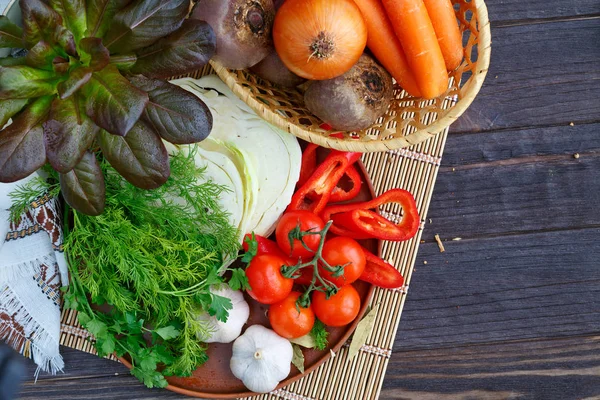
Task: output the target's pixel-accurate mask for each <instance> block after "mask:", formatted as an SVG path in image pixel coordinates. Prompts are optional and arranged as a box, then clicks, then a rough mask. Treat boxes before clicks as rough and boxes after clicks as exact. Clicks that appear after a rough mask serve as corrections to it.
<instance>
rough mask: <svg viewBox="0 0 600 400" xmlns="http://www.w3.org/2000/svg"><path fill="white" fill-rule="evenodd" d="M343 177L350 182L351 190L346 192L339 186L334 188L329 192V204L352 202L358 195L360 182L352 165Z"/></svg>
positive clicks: (358, 175)
mask: <svg viewBox="0 0 600 400" xmlns="http://www.w3.org/2000/svg"><path fill="white" fill-rule="evenodd" d="M344 175H345V176H347V177H348V179H349V180H350V182H352V189H350V190H348V191H346V190H344V189H342V188H341V187H339V186H336V187H334V188H333V191H332V192H331V197H329V202H330V203H337V202H340V201H348V200H352V199H353V198H355V197H356V196H358V194H359V193H360V188H361V186H362V181H361V179H360V174H359V173H358V170H357V169H356V166H355V165H352V166H351V167H350V168H348V170H347V171H346V173H345V174H344Z"/></svg>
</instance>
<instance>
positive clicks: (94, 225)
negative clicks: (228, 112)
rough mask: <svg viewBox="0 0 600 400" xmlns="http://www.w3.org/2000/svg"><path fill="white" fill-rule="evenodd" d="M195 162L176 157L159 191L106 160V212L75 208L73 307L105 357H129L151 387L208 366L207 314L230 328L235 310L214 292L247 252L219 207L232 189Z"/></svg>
mask: <svg viewBox="0 0 600 400" xmlns="http://www.w3.org/2000/svg"><path fill="white" fill-rule="evenodd" d="M194 155H195V153H194V152H193V151H192V152H191V153H190V154H189V155H182V154H177V155H174V156H173V157H172V158H171V178H169V180H168V181H167V182H166V183H165V184H164V185H163V186H161V187H160V188H158V189H156V190H152V191H145V190H142V189H138V188H136V187H134V186H133V185H131V184H129V183H128V182H126V181H125V180H124V179H123V178H122V177H121V176H120V175H119V174H117V173H116V172H115V171H114V170H113V169H112V168H111V167H110V165H109V164H108V163H106V162H104V161H101V162H100V165H101V167H102V170H103V173H104V176H105V177H106V189H107V190H106V194H107V196H106V209H105V212H104V213H103V214H102V215H100V216H97V217H90V216H87V215H85V214H82V213H79V212H77V211H75V210H71V213H72V217H71V218H72V221H73V222H72V227H71V230H69V231H68V232H66V234H65V237H66V238H65V253H66V255H67V258H68V260H69V272H70V274H71V285H70V286H69V288H68V290H67V292H66V294H65V301H66V306H67V307H69V308H72V309H76V310H78V311H79V322H80V323H81V324H82V326H83V327H84V328H86V329H87V330H89V331H90V332H91V333H92V334H93V335H94V336H95V339H96V348H97V349H98V352H99V353H100V354H101V355H105V354H110V353H112V351H115V352H116V353H117V355H126V356H128V358H129V359H130V360H131V361H132V365H133V369H132V374H133V375H135V376H136V377H138V378H139V379H140V380H141V381H143V382H144V383H145V384H146V385H147V386H149V387H154V386H157V387H164V386H165V385H166V384H167V382H166V380H165V378H164V376H165V375H177V376H188V375H190V374H191V373H192V371H193V370H194V369H195V368H196V367H197V366H198V365H200V364H202V363H203V362H205V361H206V359H207V356H206V348H205V346H204V345H203V344H202V343H200V342H199V340H198V339H197V337H198V336H200V337H206V335H207V334H208V330H209V329H210V328H209V327H208V326H207V325H206V323H204V322H201V321H198V320H197V318H196V316H197V314H198V311H199V309H201V310H205V311H207V312H209V313H210V314H211V315H214V316H216V318H217V319H219V320H225V319H226V318H227V314H228V310H229V309H231V307H232V305H231V302H230V301H229V300H228V299H226V298H223V297H220V296H215V295H213V294H211V293H210V292H209V287H210V286H211V285H214V284H219V283H222V278H221V277H220V276H219V275H218V274H217V271H218V270H219V268H220V267H221V266H222V264H223V260H224V259H226V258H228V257H232V256H234V255H235V254H236V253H237V251H238V247H239V246H238V243H237V239H236V236H237V234H236V231H235V228H233V227H232V226H231V225H230V224H229V222H228V216H227V214H226V212H224V211H223V210H221V209H220V207H219V204H218V197H219V195H220V194H221V193H222V192H223V190H225V188H224V187H222V186H219V185H216V184H214V183H212V182H206V183H202V184H199V183H198V177H199V176H198V175H199V174H201V173H202V171H201V170H198V169H196V167H195V164H194ZM92 303H93V304H95V305H106V306H108V308H109V309H110V310H109V311H108V312H106V310H104V311H99V310H98V309H97V308H96V307H94V306H93V305H92ZM162 368H164V369H162Z"/></svg>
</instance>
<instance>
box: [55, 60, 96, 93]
mask: <svg viewBox="0 0 600 400" xmlns="http://www.w3.org/2000/svg"><path fill="white" fill-rule="evenodd" d="M92 72H93V71H92V69H91V68H87V67H79V68H75V69H74V70H72V71H71V72H70V73H69V77H68V78H67V79H66V80H64V81H62V82H60V83H59V84H58V86H57V89H58V95H59V97H60V98H61V99H63V100H64V99H66V98H69V97H71V96H72V95H73V94H74V93H75V92H76V91H78V90H79V89H81V88H82V87H83V85H85V84H86V83H88V82H89V81H90V79H91V78H92Z"/></svg>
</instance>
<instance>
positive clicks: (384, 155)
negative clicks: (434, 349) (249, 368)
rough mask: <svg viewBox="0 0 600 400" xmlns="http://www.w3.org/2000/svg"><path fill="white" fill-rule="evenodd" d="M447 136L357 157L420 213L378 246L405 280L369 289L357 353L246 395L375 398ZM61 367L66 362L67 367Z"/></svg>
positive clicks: (72, 333)
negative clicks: (408, 227)
mask: <svg viewBox="0 0 600 400" xmlns="http://www.w3.org/2000/svg"><path fill="white" fill-rule="evenodd" d="M208 72H210V69H209V68H205V69H204V70H202V71H198V73H197V74H196V76H202V75H205V74H207V73H208ZM454 101H455V99H450V98H448V99H446V101H445V102H444V107H446V108H447V107H449V106H450V105H451V104H452V103H453V102H454ZM447 135H448V129H446V130H444V131H443V132H441V133H440V134H438V135H437V136H434V137H433V138H431V139H429V140H428V141H426V142H423V143H421V144H419V145H416V146H413V147H409V148H404V149H399V150H391V151H388V152H379V153H367V154H365V155H363V158H362V161H363V163H364V164H365V167H366V170H367V172H368V173H369V176H370V177H371V180H372V182H373V187H374V189H375V192H376V193H377V194H381V193H383V192H385V191H386V190H388V189H392V188H402V189H406V190H408V191H410V192H411V193H412V194H413V195H414V196H415V199H416V202H417V206H418V208H419V213H420V215H421V229H419V232H418V234H417V235H416V236H415V237H414V238H413V239H411V240H409V241H406V242H400V243H398V242H396V243H394V242H384V244H383V248H382V256H383V258H384V259H386V260H388V261H390V262H391V263H392V264H393V265H395V266H396V267H397V268H398V269H399V270H400V271H401V273H402V275H403V276H404V278H405V281H406V284H405V286H404V288H402V289H400V290H385V289H379V288H377V289H376V290H375V292H374V295H373V298H372V301H371V304H372V305H375V304H379V311H378V317H377V320H376V323H375V326H374V328H373V331H372V333H371V335H370V336H369V338H368V339H367V342H366V344H365V345H364V346H363V347H362V348H361V350H360V352H359V354H358V355H357V356H356V357H354V358H353V359H352V360H351V361H350V362H348V361H347V353H348V346H347V345H346V346H343V347H342V348H341V350H340V351H339V352H338V353H337V354H335V356H334V357H332V358H330V359H329V360H328V361H327V362H325V363H324V364H323V365H321V367H319V368H318V369H316V370H315V371H313V372H312V373H310V374H308V375H307V376H305V377H304V378H302V379H300V380H298V381H296V382H294V383H292V384H290V385H288V386H286V387H285V388H283V389H279V390H276V391H274V392H272V393H269V394H265V395H261V396H256V397H252V399H256V400H267V399H269V400H275V399H286V400H317V399H319V400H321V399H323V400H325V399H326V400H338V399H377V398H378V397H379V392H380V391H381V386H382V384H383V379H384V376H385V371H386V368H387V365H388V362H389V359H390V357H391V355H392V347H393V345H394V339H395V337H396V331H397V329H398V324H399V322H400V315H401V314H402V308H403V307H404V301H405V300H406V295H407V291H408V287H409V284H410V280H411V276H412V272H413V268H414V264H415V260H416V256H417V250H418V248H419V243H420V240H421V234H422V232H423V226H424V221H426V217H427V211H428V209H429V202H430V201H431V197H432V194H433V187H434V184H435V180H436V177H437V173H438V170H439V167H440V163H441V160H442V153H443V151H444V145H445V143H446V137H447ZM381 212H382V214H384V215H386V216H388V217H390V216H392V217H393V216H394V215H397V214H398V212H399V209H397V208H396V209H394V208H391V209H384V210H381ZM61 322H62V324H61V332H62V333H61V339H60V344H61V345H64V346H68V347H71V348H74V349H77V350H81V351H85V352H88V353H92V354H96V352H95V349H94V346H93V345H92V344H91V342H90V340H91V339H92V338H91V337H90V334H89V333H88V332H86V331H85V330H84V329H82V328H81V326H80V325H79V324H78V323H77V318H76V312H74V311H69V310H65V311H63V314H62V320H61ZM112 359H115V358H112ZM115 360H116V359H115ZM66 368H69V366H68V365H67V366H66Z"/></svg>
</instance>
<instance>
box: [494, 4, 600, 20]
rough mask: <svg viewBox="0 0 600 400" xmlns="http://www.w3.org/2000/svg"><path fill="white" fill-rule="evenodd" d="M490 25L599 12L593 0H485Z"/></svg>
mask: <svg viewBox="0 0 600 400" xmlns="http://www.w3.org/2000/svg"><path fill="white" fill-rule="evenodd" d="M485 4H486V5H487V8H488V13H489V15H490V20H491V22H492V26H495V25H504V24H506V23H507V22H509V23H521V24H525V23H537V22H541V21H540V20H553V19H558V18H581V17H584V16H590V15H597V14H600V3H599V2H597V1H595V0H580V1H577V2H564V1H558V0H549V1H544V0H530V1H519V0H486V2H485Z"/></svg>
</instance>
